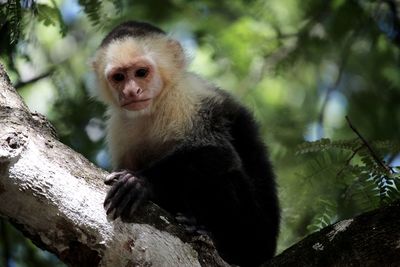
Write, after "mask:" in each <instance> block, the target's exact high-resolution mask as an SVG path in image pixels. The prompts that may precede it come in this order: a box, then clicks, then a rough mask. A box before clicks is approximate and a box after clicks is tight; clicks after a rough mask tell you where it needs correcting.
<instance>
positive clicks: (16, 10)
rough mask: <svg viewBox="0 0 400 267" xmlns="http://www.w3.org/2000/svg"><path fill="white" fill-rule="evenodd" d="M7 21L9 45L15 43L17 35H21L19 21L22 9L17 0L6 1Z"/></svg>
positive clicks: (17, 38)
mask: <svg viewBox="0 0 400 267" xmlns="http://www.w3.org/2000/svg"><path fill="white" fill-rule="evenodd" d="M6 10H7V12H6V15H7V21H8V23H9V26H10V32H9V37H10V42H11V45H15V44H16V43H17V42H18V40H19V36H20V35H21V21H22V11H21V2H20V1H19V0H9V1H7V7H6Z"/></svg>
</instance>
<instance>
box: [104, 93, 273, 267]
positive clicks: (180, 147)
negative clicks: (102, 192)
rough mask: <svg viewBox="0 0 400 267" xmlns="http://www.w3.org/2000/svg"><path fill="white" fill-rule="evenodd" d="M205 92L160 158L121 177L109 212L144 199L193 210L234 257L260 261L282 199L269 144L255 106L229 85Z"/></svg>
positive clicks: (121, 212) (125, 212)
mask: <svg viewBox="0 0 400 267" xmlns="http://www.w3.org/2000/svg"><path fill="white" fill-rule="evenodd" d="M220 94H221V96H222V97H223V98H224V100H223V101H222V102H221V101H218V100H216V99H214V98H208V99H204V100H203V102H202V108H201V111H200V112H199V114H198V116H196V121H195V127H194V129H193V131H192V132H191V133H190V134H188V135H187V137H186V138H185V140H182V141H180V142H177V143H176V144H175V145H174V147H173V149H172V150H171V151H169V152H168V153H166V154H165V155H164V156H163V157H162V158H161V159H157V160H154V161H150V162H149V161H148V160H146V162H147V163H145V164H144V165H142V167H141V169H140V170H139V171H136V172H134V173H133V172H130V173H131V174H130V175H128V174H127V173H124V172H122V173H120V174H117V175H114V178H113V179H116V180H118V182H116V183H115V184H114V185H113V187H112V188H111V190H110V192H109V193H108V195H107V197H106V200H105V207H106V209H107V212H108V213H112V212H113V213H114V217H118V216H119V217H121V219H122V220H123V221H129V219H130V217H132V213H133V212H134V209H135V208H136V207H137V205H139V204H140V203H141V202H142V201H143V200H146V199H148V198H149V199H151V200H152V201H154V202H155V203H157V204H159V205H160V206H161V207H163V208H164V209H166V210H168V211H169V212H171V213H175V214H176V213H182V214H184V215H185V216H187V217H194V218H195V219H196V222H197V223H199V224H200V225H203V226H204V227H205V229H206V231H207V232H210V233H211V237H212V239H213V240H214V242H215V245H216V247H217V249H218V251H219V253H220V255H221V256H222V257H223V258H224V259H225V260H226V261H227V262H229V263H231V264H237V265H240V266H257V265H259V264H261V263H263V262H265V261H266V260H267V259H269V258H271V257H272V256H273V255H274V253H275V248H276V241H277V235H278V231H279V207H278V200H277V196H276V188H275V179H274V174H273V171H272V167H271V164H270V162H269V160H268V158H267V151H266V148H265V146H264V144H263V142H262V141H261V138H260V136H259V133H258V128H257V125H256V124H255V122H254V120H253V117H252V116H251V114H250V113H249V112H248V111H247V110H246V109H245V108H244V107H243V106H241V105H240V104H238V103H237V102H236V101H235V100H233V99H232V98H231V97H230V96H228V95H227V94H226V93H222V92H220Z"/></svg>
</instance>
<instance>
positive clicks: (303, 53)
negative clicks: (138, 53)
mask: <svg viewBox="0 0 400 267" xmlns="http://www.w3.org/2000/svg"><path fill="white" fill-rule="evenodd" d="M399 14H400V2H399V1H397V0H384V1H380V0H347V1H346V0H330V1H320V0H304V1H296V0H269V1H264V0H232V1H211V0H201V1H191V0H165V1H164V0H151V1H127V0H126V1H125V0H114V1H111V0H109V1H95V0H79V1H76V0H75V1H61V0H48V1H40V4H39V3H38V2H37V1H34V0H25V1H16V0H14V1H12V0H10V1H0V36H1V39H0V59H1V62H2V63H3V64H4V65H5V66H6V69H7V70H8V73H9V75H10V77H11V79H12V81H13V82H14V84H15V86H16V87H17V88H18V90H19V92H20V93H21V94H22V95H23V96H24V98H25V100H26V102H27V104H28V105H29V106H30V108H31V109H32V110H37V111H39V112H41V113H44V114H45V115H47V116H48V117H49V118H50V120H51V121H52V122H53V124H54V125H55V126H56V128H57V129H58V132H59V134H60V138H61V140H62V141H63V142H64V143H66V144H67V145H69V146H71V147H72V148H74V149H75V150H77V151H79V152H81V153H82V154H84V155H85V156H87V157H88V158H89V159H90V160H92V161H93V162H94V163H96V164H98V165H100V166H102V167H105V168H107V167H108V162H107V152H106V151H105V150H104V143H103V137H104V124H103V121H104V116H103V112H104V107H103V106H101V105H100V104H99V103H97V102H95V101H94V100H93V99H92V98H91V97H90V96H91V95H92V93H93V91H94V90H95V84H94V81H93V74H92V73H91V72H90V66H89V64H88V62H89V58H90V57H91V56H92V55H93V53H94V51H95V49H96V47H97V46H98V45H99V43H100V40H101V38H102V37H103V36H104V34H105V33H106V32H107V31H108V30H109V29H110V28H111V27H112V26H113V25H115V24H117V23H119V22H121V21H124V20H128V19H135V20H144V21H148V22H151V23H154V24H156V25H158V26H160V27H162V28H163V29H165V30H166V31H168V32H170V33H171V34H172V35H173V36H174V37H176V38H177V39H179V40H180V41H181V42H182V44H183V46H184V48H185V50H186V51H187V53H188V55H189V56H190V58H191V59H192V64H191V69H192V70H193V71H195V72H197V73H199V74H201V75H203V76H205V77H206V78H207V79H209V80H213V81H214V82H215V83H216V84H217V85H219V86H221V87H223V88H225V89H227V90H230V91H232V92H233V93H234V94H236V95H237V97H238V98H241V99H243V101H244V102H245V103H246V104H247V105H248V106H249V107H250V108H251V109H252V110H253V111H254V113H255V115H256V117H257V119H258V121H259V122H260V126H261V130H262V133H263V136H264V137H265V141H266V143H267V144H268V146H269V149H270V154H271V157H272V159H273V162H274V165H275V170H276V172H277V174H278V184H279V197H280V200H281V207H282V230H281V235H280V239H279V251H281V250H283V249H285V248H287V247H288V246H290V245H291V244H293V243H295V242H297V241H298V240H300V239H301V238H303V237H304V236H306V235H307V234H309V233H311V232H312V231H316V230H318V229H320V228H322V227H324V226H326V225H328V224H331V223H333V222H335V221H337V220H341V219H344V218H348V217H352V216H355V215H356V214H359V213H361V212H364V211H366V210H370V209H373V208H376V207H379V206H381V205H385V204H387V203H389V202H391V201H393V200H394V199H397V198H398V197H399V191H398V189H399V186H400V184H399V178H400V177H399V168H398V167H396V166H398V165H400V154H399V152H400V144H399V142H400V141H399V136H400V75H399V63H400V62H399V56H400V51H399V46H400V23H399V19H400V15H399ZM346 115H348V116H349V118H350V119H351V120H349V122H350V124H351V126H352V127H353V128H352V127H350V124H349V123H347V122H346V119H345V116H346ZM27 244H28V245H27ZM0 248H1V250H0V254H1V256H2V258H3V259H4V260H3V262H5V264H6V262H7V260H8V263H9V264H10V265H9V266H55V264H54V263H53V258H51V256H48V255H47V254H46V255H47V256H45V257H42V258H41V259H42V260H43V259H44V260H46V259H47V260H48V262H47V265H46V263H44V262H41V263H40V264H39V263H38V261H36V260H37V257H38V255H42V254H43V252H41V251H39V250H33V249H32V245H31V244H30V243H29V241H26V240H24V239H22V238H20V237H19V234H18V233H17V232H15V231H14V230H12V229H11V227H10V225H8V224H7V223H6V222H5V221H3V222H2V236H1V237H0ZM17 251H20V253H17ZM32 251H33V252H32ZM43 255H45V254H43ZM39 258H40V257H39ZM11 263H12V264H11ZM1 264H2V263H0V265H1ZM5 264H4V265H5Z"/></svg>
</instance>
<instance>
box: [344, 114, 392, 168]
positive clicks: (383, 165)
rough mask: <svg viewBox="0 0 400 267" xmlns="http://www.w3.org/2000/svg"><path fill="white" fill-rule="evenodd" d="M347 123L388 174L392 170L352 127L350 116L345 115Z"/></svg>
mask: <svg viewBox="0 0 400 267" xmlns="http://www.w3.org/2000/svg"><path fill="white" fill-rule="evenodd" d="M346 120H347V123H348V124H349V127H350V128H351V129H352V130H353V132H354V133H355V134H356V135H357V136H358V138H360V140H361V141H362V142H363V143H364V145H365V146H366V147H367V149H368V151H369V152H370V154H371V156H372V157H373V158H374V160H375V162H376V163H377V164H378V165H379V166H380V167H382V169H384V170H385V171H386V172H387V173H388V174H390V173H392V170H391V169H390V167H389V166H387V165H386V164H385V163H384V162H383V161H382V160H381V159H380V157H379V156H378V154H377V153H376V152H375V150H374V149H373V148H372V146H371V145H370V144H369V143H368V141H367V140H366V139H365V138H364V137H363V136H362V135H361V133H360V132H359V131H358V130H357V129H356V128H355V127H354V125H353V124H352V123H351V121H350V118H349V117H348V116H346Z"/></svg>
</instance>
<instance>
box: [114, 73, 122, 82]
mask: <svg viewBox="0 0 400 267" xmlns="http://www.w3.org/2000/svg"><path fill="white" fill-rule="evenodd" d="M111 79H112V80H113V81H114V82H122V81H123V80H125V75H124V74H122V73H120V72H117V73H114V74H113V75H112V76H111Z"/></svg>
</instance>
